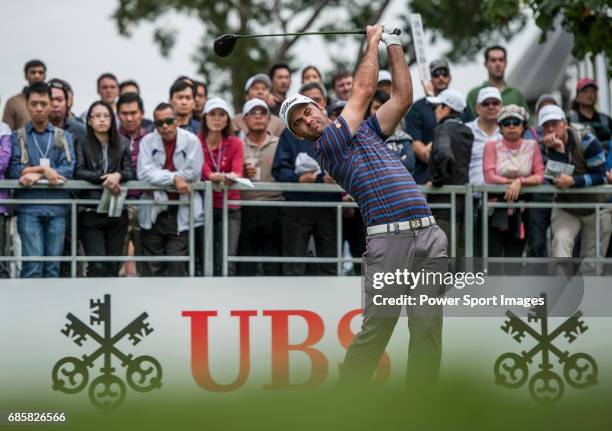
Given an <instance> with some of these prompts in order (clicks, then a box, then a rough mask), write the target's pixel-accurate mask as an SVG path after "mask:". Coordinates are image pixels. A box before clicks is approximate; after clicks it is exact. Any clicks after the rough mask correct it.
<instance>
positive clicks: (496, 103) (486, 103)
mask: <svg viewBox="0 0 612 431" xmlns="http://www.w3.org/2000/svg"><path fill="white" fill-rule="evenodd" d="M480 105H481V106H484V107H485V108H488V107H489V106H499V105H501V102H500V101H499V100H495V99H493V100H485V101H484V102H482V103H481V104H480Z"/></svg>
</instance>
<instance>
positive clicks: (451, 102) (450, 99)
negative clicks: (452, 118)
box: [427, 88, 466, 112]
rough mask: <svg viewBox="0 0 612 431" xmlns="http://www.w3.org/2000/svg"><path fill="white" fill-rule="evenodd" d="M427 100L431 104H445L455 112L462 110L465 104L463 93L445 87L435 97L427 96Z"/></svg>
mask: <svg viewBox="0 0 612 431" xmlns="http://www.w3.org/2000/svg"><path fill="white" fill-rule="evenodd" d="M427 101H428V102H429V103H431V104H432V105H446V106H448V107H449V108H451V109H452V110H453V111H456V112H463V110H464V109H465V106H466V105H465V97H463V94H461V93H459V92H458V91H456V90H451V89H450V88H447V89H446V90H444V91H443V92H441V93H440V94H438V95H437V96H436V97H428V98H427Z"/></svg>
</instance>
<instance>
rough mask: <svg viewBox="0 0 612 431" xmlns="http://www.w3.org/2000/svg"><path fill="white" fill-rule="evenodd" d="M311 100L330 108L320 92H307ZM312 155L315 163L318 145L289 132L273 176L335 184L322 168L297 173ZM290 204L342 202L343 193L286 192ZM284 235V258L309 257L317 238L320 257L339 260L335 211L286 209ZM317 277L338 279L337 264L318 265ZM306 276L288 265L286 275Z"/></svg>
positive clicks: (280, 144)
mask: <svg viewBox="0 0 612 431" xmlns="http://www.w3.org/2000/svg"><path fill="white" fill-rule="evenodd" d="M305 93H306V94H305V95H306V96H308V97H311V98H312V97H315V98H317V100H318V101H319V102H320V103H321V104H322V105H324V107H325V106H326V105H327V103H326V101H325V97H323V95H322V94H321V95H320V96H321V97H317V95H316V94H314V93H316V91H315V90H311V91H309V92H305ZM300 154H302V155H301V156H300V159H304V158H305V157H304V155H308V156H309V157H311V158H312V159H313V161H314V141H308V140H306V139H300V138H297V137H296V136H294V135H293V134H292V133H291V132H290V131H289V130H288V129H285V130H284V131H283V133H282V134H281V136H280V141H279V142H278V147H277V149H276V155H275V156H274V162H273V163H272V176H273V177H274V178H275V179H276V181H279V182H285V183H310V184H313V183H330V184H333V183H335V181H334V180H333V179H332V178H331V177H330V176H329V175H327V173H326V172H324V171H323V170H321V169H320V168H319V169H318V170H315V171H310V172H302V171H300V170H299V167H298V172H299V173H296V159H297V158H298V155H300ZM284 196H285V199H286V200H288V201H331V202H335V201H339V200H340V193H317V192H285V193H284ZM281 223H282V231H283V256H291V257H298V256H306V253H307V251H308V243H309V240H310V236H311V235H312V236H313V237H314V242H315V248H316V253H317V257H333V256H336V209H335V208H313V207H310V208H300V207H284V208H283V209H282V212H281ZM313 272H314V273H315V274H317V275H335V274H336V265H335V264H317V265H316V266H315V267H313ZM305 273H306V264H304V263H285V264H284V265H283V274H284V275H290V276H299V275H304V274H305Z"/></svg>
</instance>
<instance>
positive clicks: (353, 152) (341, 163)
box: [280, 26, 447, 384]
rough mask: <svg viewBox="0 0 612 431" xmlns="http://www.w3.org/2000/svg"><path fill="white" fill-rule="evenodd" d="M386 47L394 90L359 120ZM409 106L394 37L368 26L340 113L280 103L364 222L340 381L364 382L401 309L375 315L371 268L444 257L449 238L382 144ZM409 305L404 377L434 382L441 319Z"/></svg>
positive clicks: (299, 100) (305, 103)
mask: <svg viewBox="0 0 612 431" xmlns="http://www.w3.org/2000/svg"><path fill="white" fill-rule="evenodd" d="M380 41H382V42H384V44H385V45H386V47H387V52H388V55H389V62H390V65H391V74H392V82H393V94H392V96H391V98H390V99H389V100H388V101H387V102H386V103H385V104H383V105H382V106H381V107H380V108H379V109H378V110H377V111H376V113H375V114H374V115H372V116H371V117H369V118H367V119H366V120H365V121H364V118H365V114H366V109H367V108H368V105H369V104H370V100H371V99H372V97H373V95H374V92H375V91H376V86H377V80H378V69H379V67H378V44H379V42H380ZM411 104H412V81H411V78H410V71H409V69H408V66H407V65H406V62H405V60H404V51H403V49H402V47H401V44H400V40H399V37H398V36H396V35H390V34H386V33H383V27H382V26H368V27H367V47H366V51H365V54H364V56H363V58H362V60H361V63H360V64H359V66H358V68H357V71H356V72H355V77H354V80H353V90H352V93H351V97H350V98H349V100H348V102H347V104H346V107H345V108H344V109H343V111H342V113H341V114H340V116H339V117H338V118H337V119H336V120H335V121H333V122H332V121H331V120H329V119H328V118H327V116H326V112H325V109H323V107H321V106H320V105H318V104H316V103H315V102H314V101H313V100H311V99H309V98H308V97H305V96H303V95H300V94H297V95H294V96H291V97H288V98H287V99H286V100H285V101H284V102H283V104H282V106H281V109H280V116H281V118H282V119H283V120H284V122H285V125H286V126H287V128H288V129H289V130H290V131H291V132H292V133H293V134H294V135H297V136H299V137H300V138H304V139H308V140H311V141H316V142H315V144H314V145H315V157H316V158H317V159H318V162H319V163H320V164H321V166H322V167H323V168H324V169H325V170H326V171H327V172H328V173H329V175H331V176H332V177H333V178H334V179H335V180H336V182H337V183H338V184H339V185H340V186H342V188H343V189H344V190H345V191H346V192H347V193H349V194H350V195H351V196H352V197H353V198H355V201H356V202H357V204H358V205H359V209H360V210H361V214H362V217H363V220H364V223H365V224H366V226H367V232H368V237H367V249H366V252H365V254H364V255H363V265H364V274H365V276H364V279H363V280H364V306H365V309H364V318H363V323H362V327H361V331H360V332H359V333H358V334H357V335H356V336H355V338H354V340H353V343H352V344H351V346H350V347H349V349H348V351H347V354H346V358H345V361H344V364H343V365H342V368H341V373H340V383H341V384H348V383H351V384H354V383H357V384H367V383H368V382H369V381H370V380H371V378H372V375H373V373H374V371H375V369H376V367H377V365H378V362H379V360H380V358H381V356H382V354H383V352H384V349H385V347H386V346H387V343H388V341H389V338H390V337H391V334H392V333H393V329H394V327H395V324H396V322H397V320H398V317H399V315H400V311H401V307H398V308H393V307H392V308H387V309H386V310H385V312H383V313H381V312H380V310H378V309H377V305H376V304H374V301H373V298H374V295H376V294H378V293H380V292H379V291H378V290H376V289H374V288H373V286H372V279H373V276H374V273H380V272H395V271H396V270H397V269H401V270H403V269H404V268H407V267H410V270H415V269H412V268H413V264H414V262H415V259H417V260H418V259H421V258H422V259H426V260H427V259H429V258H437V257H446V256H447V238H446V235H445V234H444V232H443V231H442V229H440V228H439V227H438V226H437V225H436V224H435V220H434V218H433V216H432V215H431V210H430V209H429V206H428V205H427V201H426V200H425V198H424V197H423V195H422V194H421V192H420V190H419V188H418V187H417V185H416V184H415V182H414V180H413V178H412V176H411V175H410V173H409V172H408V171H407V170H406V168H405V167H404V166H403V165H402V163H401V161H400V160H399V159H398V158H397V157H395V155H394V154H393V153H392V152H391V151H390V150H389V149H388V148H387V146H386V145H385V138H386V137H387V136H388V135H391V134H393V132H394V130H395V128H396V126H397V124H398V123H399V121H400V120H401V119H402V118H403V117H404V115H405V114H406V112H407V111H408V109H409V108H410V106H411ZM407 308H408V310H407V311H408V327H409V330H410V344H409V358H408V373H407V379H408V382H412V383H416V382H415V379H418V380H419V381H420V382H434V381H435V380H436V379H437V376H438V371H439V367H440V356H441V333H442V318H441V314H440V313H438V312H437V311H436V312H434V313H432V312H431V310H428V311H427V312H425V313H419V312H418V310H411V309H410V307H407Z"/></svg>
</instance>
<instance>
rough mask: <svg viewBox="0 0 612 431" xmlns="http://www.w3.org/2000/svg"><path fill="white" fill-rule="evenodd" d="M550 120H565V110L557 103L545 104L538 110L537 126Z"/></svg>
mask: <svg viewBox="0 0 612 431" xmlns="http://www.w3.org/2000/svg"><path fill="white" fill-rule="evenodd" d="M551 120H565V112H563V109H561V108H560V107H558V106H557V105H546V106H545V107H543V108H542V109H540V112H538V126H540V127H542V126H543V125H544V123H546V122H548V121H551Z"/></svg>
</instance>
